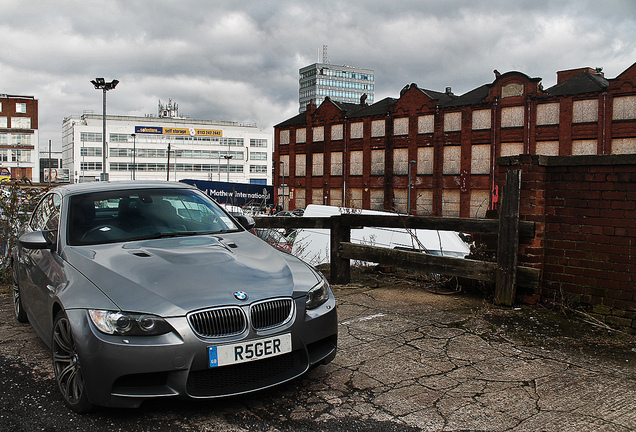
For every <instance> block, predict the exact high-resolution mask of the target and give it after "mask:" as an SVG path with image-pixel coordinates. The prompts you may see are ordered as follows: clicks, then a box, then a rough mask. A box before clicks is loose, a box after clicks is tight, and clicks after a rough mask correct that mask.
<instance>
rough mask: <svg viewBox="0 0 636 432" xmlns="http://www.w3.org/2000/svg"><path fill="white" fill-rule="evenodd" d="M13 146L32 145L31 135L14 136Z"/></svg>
mask: <svg viewBox="0 0 636 432" xmlns="http://www.w3.org/2000/svg"><path fill="white" fill-rule="evenodd" d="M11 144H13V145H25V146H27V145H31V135H30V134H12V135H11Z"/></svg>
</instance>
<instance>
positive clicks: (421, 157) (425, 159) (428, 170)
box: [417, 147, 435, 174]
mask: <svg viewBox="0 0 636 432" xmlns="http://www.w3.org/2000/svg"><path fill="white" fill-rule="evenodd" d="M434 153H435V150H434V149H433V147H420V148H418V149H417V173H418V174H433V154H434Z"/></svg>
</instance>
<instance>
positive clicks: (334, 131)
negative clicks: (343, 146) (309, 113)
mask: <svg viewBox="0 0 636 432" xmlns="http://www.w3.org/2000/svg"><path fill="white" fill-rule="evenodd" d="M342 130H343V129H342V125H341V124H336V125H333V126H331V139H332V140H333V141H338V140H341V139H342V137H343V134H342Z"/></svg>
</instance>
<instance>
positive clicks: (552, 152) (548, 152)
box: [536, 141, 559, 156]
mask: <svg viewBox="0 0 636 432" xmlns="http://www.w3.org/2000/svg"><path fill="white" fill-rule="evenodd" d="M536 153H537V154H538V155H544V156H558V155H559V142H558V141H538V142H537V151H536Z"/></svg>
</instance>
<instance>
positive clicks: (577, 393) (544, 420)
mask: <svg viewBox="0 0 636 432" xmlns="http://www.w3.org/2000/svg"><path fill="white" fill-rule="evenodd" d="M334 291H335V293H336V297H337V298H338V308H339V309H338V313H339V321H340V332H339V352H338V355H337V357H336V359H335V360H334V361H333V362H332V363H331V364H329V365H326V366H321V367H318V368H316V369H313V370H311V371H310V372H309V373H308V374H307V375H306V376H305V377H303V378H301V379H298V380H295V381H292V382H290V383H287V384H284V385H282V386H278V387H276V388H274V389H270V390H267V391H263V392H258V393H255V394H252V395H248V396H242V397H237V398H231V399H226V400H222V401H206V402H194V403H193V402H189V401H165V400H164V401H150V402H148V403H145V404H144V405H142V407H141V408H140V409H138V410H112V409H103V410H100V411H98V412H96V413H93V414H90V415H85V416H79V415H75V414H73V413H69V412H68V410H66V409H65V408H64V406H63V404H62V402H61V399H60V397H59V395H58V394H57V392H56V390H55V387H54V383H53V380H52V372H51V368H50V359H49V354H48V351H47V349H46V347H45V346H44V344H43V343H42V342H40V341H39V340H38V338H37V336H36V335H35V333H34V332H33V330H32V329H31V327H30V326H28V325H20V324H17V323H16V322H15V320H14V319H13V316H12V309H11V308H12V305H11V301H10V300H11V299H10V296H9V293H4V294H0V359H1V360H2V365H1V366H2V368H1V370H2V372H1V373H2V388H3V389H5V391H4V392H3V394H2V395H1V396H0V408H1V409H2V414H0V429H1V430H8V429H9V428H11V430H14V431H20V430H25V431H27V430H29V431H31V430H47V431H71V430H86V429H88V428H90V429H92V430H93V431H101V430H108V431H114V430H126V431H137V430H140V431H141V430H150V429H152V430H157V431H164V430H165V431H169V430H176V429H179V430H186V431H212V430H227V431H248V430H249V431H253V430H258V431H260V430H263V431H318V430H320V431H332V430H333V431H336V430H337V431H342V430H356V431H367V430H368V431H375V430H377V431H416V430H423V431H514V432H523V431H528V432H530V431H532V432H536V431H560V432H561V431H577V432H586V431H590V432H592V431H605V432H609V431H616V432H627V431H634V430H636V344H635V343H634V339H633V337H631V336H627V335H626V336H625V337H624V338H622V339H620V340H618V341H616V340H609V341H608V340H606V339H605V337H601V336H603V334H596V335H594V333H595V332H596V333H598V331H597V330H595V329H593V328H592V327H590V326H587V325H586V324H585V323H583V322H582V321H580V320H572V319H568V322H569V323H570V324H571V325H573V327H574V328H575V331H574V332H568V333H563V332H556V331H555V327H565V326H566V324H564V322H563V321H552V320H550V321H548V318H546V317H550V316H551V315H550V314H552V315H554V314H555V313H554V312H546V311H535V310H528V309H525V308H523V309H519V310H512V309H502V308H495V307H493V306H491V305H489V304H488V303H486V302H484V301H483V300H481V299H479V298H475V297H471V296H468V295H462V294H457V295H445V296H442V295H436V294H432V293H430V292H428V291H426V290H424V289H422V287H421V286H418V285H417V284H402V283H400V282H399V281H393V282H391V281H389V283H386V284H383V285H382V286H376V287H375V288H371V287H369V286H368V284H366V285H365V284H357V285H356V284H351V285H348V286H342V287H334ZM521 318H523V320H522V319H521ZM577 332H578V333H577ZM601 333H602V332H601ZM599 335H600V336H599ZM16 399H19V403H17V402H16Z"/></svg>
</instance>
